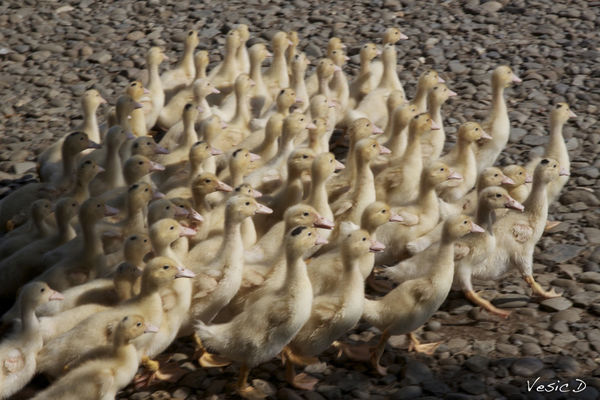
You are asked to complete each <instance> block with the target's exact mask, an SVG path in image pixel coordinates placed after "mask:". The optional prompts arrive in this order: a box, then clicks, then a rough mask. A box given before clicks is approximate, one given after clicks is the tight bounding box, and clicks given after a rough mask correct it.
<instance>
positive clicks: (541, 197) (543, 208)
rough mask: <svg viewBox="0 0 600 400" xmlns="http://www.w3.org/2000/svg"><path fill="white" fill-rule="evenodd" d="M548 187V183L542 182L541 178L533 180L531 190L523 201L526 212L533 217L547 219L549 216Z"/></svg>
mask: <svg viewBox="0 0 600 400" xmlns="http://www.w3.org/2000/svg"><path fill="white" fill-rule="evenodd" d="M547 187H548V185H547V183H545V182H542V181H541V180H540V179H534V180H533V184H532V186H531V192H530V193H529V196H528V197H527V200H525V202H524V203H523V206H524V207H525V211H524V213H526V214H527V215H529V216H530V217H531V218H533V219H543V220H544V221H545V219H546V217H547V216H548V195H547V193H546V192H547Z"/></svg>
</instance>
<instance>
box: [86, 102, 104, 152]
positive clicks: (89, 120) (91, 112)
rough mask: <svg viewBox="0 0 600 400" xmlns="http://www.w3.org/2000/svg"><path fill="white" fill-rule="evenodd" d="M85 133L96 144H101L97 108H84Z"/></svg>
mask: <svg viewBox="0 0 600 400" xmlns="http://www.w3.org/2000/svg"><path fill="white" fill-rule="evenodd" d="M83 131H84V132H85V133H86V134H87V135H88V138H89V139H90V140H92V141H94V142H96V143H100V129H99V128H98V118H97V117H96V107H93V106H88V105H86V106H84V107H83Z"/></svg>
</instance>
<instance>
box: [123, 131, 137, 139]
mask: <svg viewBox="0 0 600 400" xmlns="http://www.w3.org/2000/svg"><path fill="white" fill-rule="evenodd" d="M125 137H126V138H127V140H133V139H135V138H136V136H135V135H134V134H133V132H131V131H127V133H125Z"/></svg>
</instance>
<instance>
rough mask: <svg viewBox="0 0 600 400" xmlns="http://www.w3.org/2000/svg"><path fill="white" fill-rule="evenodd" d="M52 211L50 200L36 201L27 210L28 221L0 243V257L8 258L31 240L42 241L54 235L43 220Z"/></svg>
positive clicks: (50, 227)
mask: <svg viewBox="0 0 600 400" xmlns="http://www.w3.org/2000/svg"><path fill="white" fill-rule="evenodd" d="M53 211H54V209H53V206H52V203H51V202H50V200H46V199H40V200H36V201H35V202H34V203H33V204H32V205H31V207H30V209H29V221H28V222H27V224H24V225H21V226H20V227H18V228H17V229H14V230H12V231H10V232H9V234H7V235H5V236H4V237H3V238H2V240H1V241H0V257H1V258H2V259H4V258H6V257H8V256H10V255H11V254H13V253H14V252H16V251H18V250H19V249H21V248H23V247H25V246H26V245H27V244H29V243H31V242H32V241H33V240H38V239H43V238H46V237H49V236H51V235H52V234H54V233H55V232H54V229H52V226H51V225H48V224H47V223H46V222H45V221H44V220H45V219H46V217H47V216H48V215H50V214H51V213H52V212H53Z"/></svg>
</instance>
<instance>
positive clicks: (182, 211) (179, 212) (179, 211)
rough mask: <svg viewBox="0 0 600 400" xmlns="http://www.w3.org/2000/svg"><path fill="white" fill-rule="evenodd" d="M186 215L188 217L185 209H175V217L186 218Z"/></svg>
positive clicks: (188, 213)
mask: <svg viewBox="0 0 600 400" xmlns="http://www.w3.org/2000/svg"><path fill="white" fill-rule="evenodd" d="M188 215H190V212H189V211H188V210H187V209H186V208H185V207H175V216H176V217H187V216H188Z"/></svg>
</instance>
